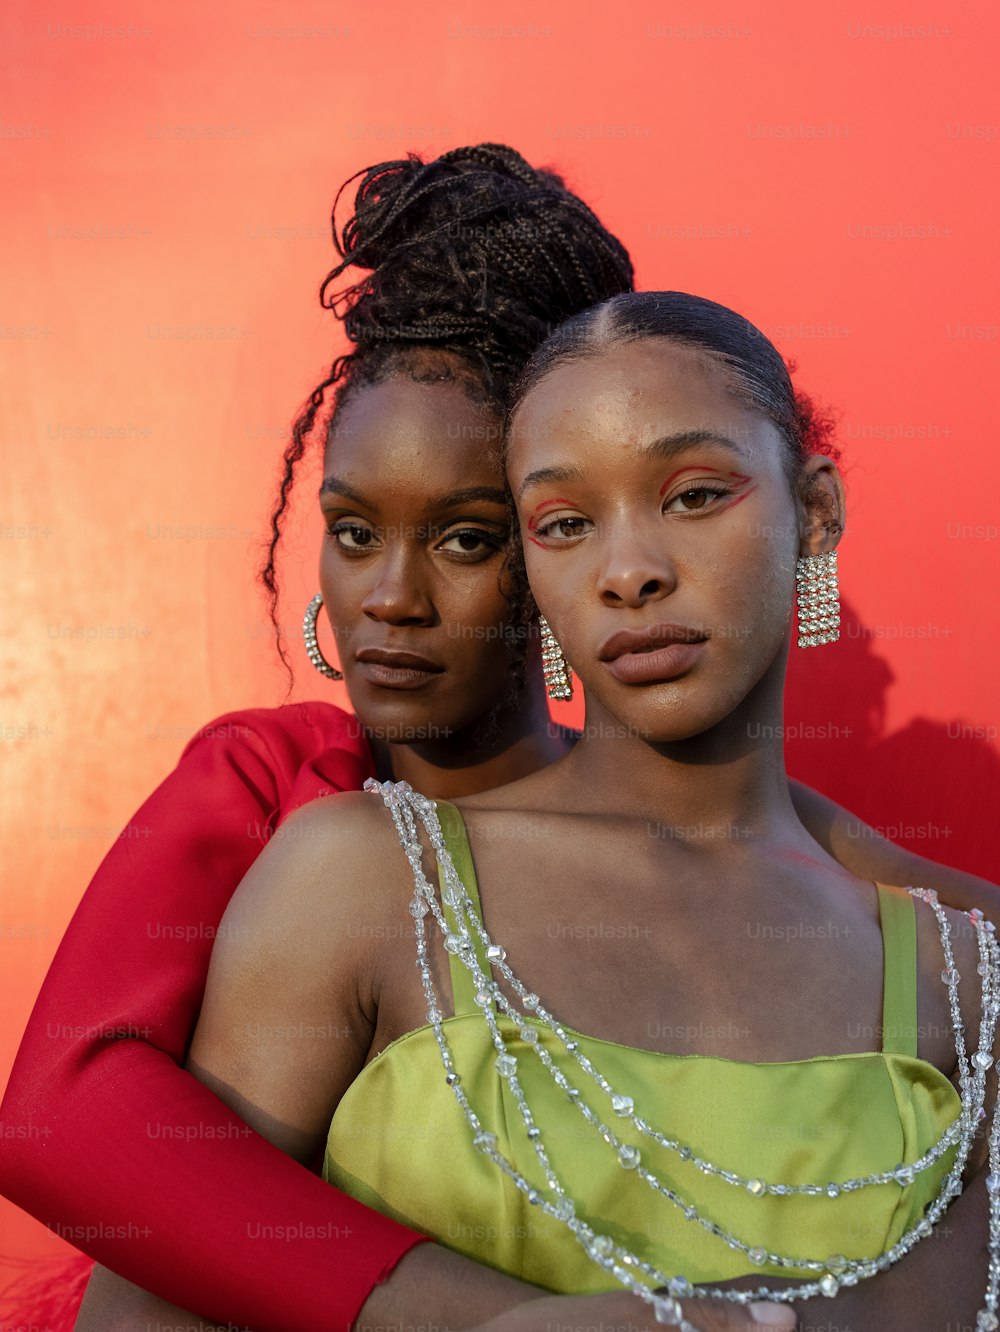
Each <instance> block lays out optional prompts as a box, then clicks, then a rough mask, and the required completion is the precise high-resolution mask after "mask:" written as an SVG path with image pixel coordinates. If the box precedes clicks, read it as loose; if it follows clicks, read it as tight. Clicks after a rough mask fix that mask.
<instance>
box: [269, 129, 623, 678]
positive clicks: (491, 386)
mask: <svg viewBox="0 0 1000 1332" xmlns="http://www.w3.org/2000/svg"><path fill="white" fill-rule="evenodd" d="M359 178H360V183H359V184H358V187H357V191H356V193H355V197H354V212H353V213H352V215H351V216H350V217H349V218H348V219H347V221H346V222H345V223H344V224H343V226H342V227H339V228H338V223H337V209H338V205H339V203H340V199H341V196H342V195H343V193H344V191H345V190H346V189H347V188H348V187H349V186H350V185H352V184H353V183H354V182H355V181H358V180H359ZM331 226H332V229H333V243H334V246H335V247H336V250H337V253H338V254H339V255H340V258H341V261H340V263H338V264H337V265H336V266H335V267H334V268H333V269H331V270H330V272H329V273H328V274H327V276H326V278H325V279H324V281H323V284H322V286H321V287H320V303H321V304H322V305H323V307H324V308H325V309H329V310H333V311H334V313H335V314H336V315H337V316H338V318H340V319H341V320H342V322H343V326H344V332H345V333H346V335H347V338H348V340H349V341H350V342H351V343H353V350H351V351H349V352H347V353H346V354H345V355H343V356H339V357H337V359H336V360H334V362H333V363H332V365H331V366H330V368H329V371H328V372H327V375H326V377H325V379H324V380H323V381H322V383H320V384H318V385H317V386H316V388H315V389H313V391H312V393H311V394H310V395H309V398H308V399H307V401H306V403H305V405H304V406H303V407H302V409H301V411H300V412H299V414H298V416H297V417H296V419H295V422H294V424H293V426H292V437H291V440H290V442H289V444H288V446H287V447H286V449H285V452H284V456H283V464H284V467H283V473H282V476H281V481H280V485H279V489H278V497H277V502H276V504H275V507H274V509H273V511H272V513H271V519H270V525H271V533H270V542H269V544H268V547H267V563H266V564H265V565H264V566H263V568H262V569H261V570H260V575H259V576H260V579H261V581H262V583H263V585H264V587H265V589H266V591H267V594H268V600H269V609H270V616H271V622H272V624H273V625H274V629H275V634H276V641H277V645H278V653H279V655H280V657H281V659H282V661H283V662H284V664H285V666H286V668H288V670H289V675H291V668H290V666H289V663H288V658H287V656H286V654H285V650H284V646H283V643H282V637H281V630H280V627H279V625H278V619H277V607H278V595H279V593H278V583H277V576H276V570H275V557H276V552H277V549H278V545H279V542H280V540H281V535H282V528H283V521H284V517H285V514H286V511H287V509H288V505H289V497H290V495H291V490H292V485H293V482H294V479H295V470H296V466H297V464H298V463H299V461H300V459H301V458H302V457H303V455H304V453H305V451H306V447H307V445H308V441H309V438H310V435H311V434H312V431H313V429H314V427H315V425H316V420H317V416H318V415H319V413H320V412H321V411H322V409H323V408H324V405H325V402H326V393H327V390H328V389H333V390H334V401H333V413H332V416H331V418H330V421H329V426H330V427H332V426H333V424H334V421H335V419H336V415H337V412H338V411H339V410H340V409H341V408H342V407H343V406H344V404H345V403H346V402H347V401H348V399H349V398H350V397H351V396H352V395H353V393H354V392H355V391H356V390H357V389H358V388H359V387H361V386H363V385H367V384H375V383H379V382H381V381H383V380H385V379H387V378H389V377H390V376H391V375H394V374H398V373H402V374H406V375H409V376H410V377H411V378H414V379H417V380H424V379H428V378H433V379H451V380H455V381H458V382H459V383H461V384H462V386H463V387H464V388H465V389H466V391H467V392H468V393H469V394H470V396H472V397H473V398H474V399H475V400H477V401H479V402H482V403H483V404H485V405H487V406H490V407H492V408H493V409H494V410H495V411H497V412H498V413H502V412H503V411H504V410H505V409H506V406H507V402H508V400H509V396H510V392H511V389H512V387H513V384H514V381H515V379H516V378H517V376H518V374H519V373H520V371H521V370H522V369H523V367H524V365H525V363H526V362H527V360H528V358H529V357H530V356H531V354H532V352H534V350H535V349H536V347H538V346H539V345H540V344H541V343H542V342H544V340H545V338H546V337H548V335H549V334H550V333H551V332H552V331H553V329H555V328H556V327H558V326H559V325H560V324H561V323H562V322H563V321H564V320H566V319H568V318H570V316H572V315H575V314H578V313H580V311H582V310H586V309H588V308H589V307H590V306H592V305H596V304H597V303H598V302H600V301H602V300H605V299H607V298H608V297H610V296H614V295H617V294H619V293H621V292H626V291H631V290H632V287H633V281H634V279H633V272H632V264H631V261H630V259H629V256H628V252H627V251H626V249H625V248H624V246H623V245H622V244H621V243H620V241H618V240H617V239H616V238H615V237H614V236H612V235H611V233H610V232H609V231H607V230H606V229H605V227H604V226H602V224H601V222H600V221H599V220H598V218H597V217H596V216H595V215H594V213H593V212H591V210H590V209H589V208H588V207H587V205H586V204H585V203H584V202H583V200H582V199H580V198H578V197H577V196H576V195H575V194H573V193H572V192H571V191H570V190H569V189H567V188H566V185H565V183H564V182H563V180H562V178H561V177H560V176H558V175H557V174H556V173H555V172H554V171H552V170H549V169H540V168H536V167H532V166H530V165H529V164H528V163H527V162H526V161H525V160H524V158H523V157H522V156H521V155H520V153H517V152H515V151H514V149H513V148H508V147H506V146H505V145H503V144H494V143H483V144H477V145H476V146H474V147H469V148H455V149H453V150H452V151H451V152H447V153H444V154H443V155H442V156H441V157H438V158H436V159H435V160H434V161H431V162H424V161H423V160H422V159H421V158H420V157H418V156H417V155H416V154H415V153H411V154H410V155H409V156H408V157H406V158H401V159H399V160H397V161H392V162H380V163H378V164H377V165H376V166H371V167H368V168H367V169H366V170H364V171H360V172H358V173H357V175H355V176H352V177H351V178H350V180H348V181H346V182H345V184H344V185H343V186H341V189H340V190H339V192H338V194H337V198H336V200H335V201H334V206H333V213H332V217H331ZM348 269H355V270H361V271H362V273H363V276H359V278H358V280H357V281H356V282H354V283H353V284H352V285H349V286H347V287H344V288H342V289H340V290H337V286H338V283H339V282H340V280H341V279H342V278H343V277H344V275H345V274H346V273H347V270H348ZM352 276H353V275H352Z"/></svg>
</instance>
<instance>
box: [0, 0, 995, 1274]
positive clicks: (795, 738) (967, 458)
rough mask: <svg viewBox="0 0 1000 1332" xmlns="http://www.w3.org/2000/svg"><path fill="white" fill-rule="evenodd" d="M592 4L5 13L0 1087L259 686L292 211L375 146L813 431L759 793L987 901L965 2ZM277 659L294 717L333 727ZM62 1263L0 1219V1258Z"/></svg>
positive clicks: (0, 221) (984, 260)
mask: <svg viewBox="0 0 1000 1332" xmlns="http://www.w3.org/2000/svg"><path fill="white" fill-rule="evenodd" d="M901 8H906V9H907V10H908V11H909V12H908V13H907V15H906V17H905V20H904V19H903V18H901V16H900V14H899V12H898V11H899V10H900V9H901ZM596 10H597V7H584V6H580V5H579V4H571V3H568V0H552V2H550V3H541V4H539V3H532V4H527V3H524V0H513V2H508V3H505V4H504V5H502V6H501V5H494V6H487V5H485V4H480V3H467V4H461V5H459V4H455V5H453V6H452V5H447V4H443V3H441V2H440V0H422V3H420V4H419V5H414V4H412V3H408V2H406V0H389V2H385V3H378V2H373V3H359V4H354V5H351V6H346V5H337V4H333V3H328V4H312V3H301V2H297V3H294V4H288V5H280V4H277V3H261V2H260V0H251V2H248V3H244V4H242V5H235V4H233V5H223V6H204V5H201V4H194V3H189V2H184V3H175V4H172V5H162V4H153V3H151V0H132V2H131V3H124V0H107V3H104V4H100V5H94V6H85V5H82V4H72V3H61V4H60V3H57V4H47V5H46V4H29V3H28V0H21V3H20V4H13V5H8V6H6V7H5V14H4V17H3V19H2V20H0V23H2V40H0V50H2V52H3V54H2V62H3V65H2V68H3V97H2V110H0V133H2V138H0V152H2V160H3V179H4V187H3V194H4V200H5V202H4V205H3V208H2V210H0V255H2V262H3V266H4V270H5V271H4V277H3V294H2V298H0V299H2V304H0V340H2V352H3V355H2V364H0V374H2V379H3V390H2V404H3V407H2V410H3V428H2V440H3V450H4V460H3V470H2V486H0V494H2V500H0V527H2V534H3V540H2V545H0V550H2V555H3V561H4V565H3V583H2V586H3V597H2V609H0V614H2V616H3V621H4V625H3V681H2V690H3V693H2V707H0V725H2V732H0V734H2V745H0V754H2V756H3V760H4V762H3V772H2V776H0V807H2V816H0V817H2V821H3V831H4V834H5V835H4V839H3V845H4V847H5V852H4V867H3V879H4V887H3V896H2V903H0V959H2V965H0V1004H2V1014H3V1028H2V1034H0V1077H3V1076H5V1073H6V1070H7V1068H9V1064H10V1060H11V1059H12V1057H13V1053H14V1050H15V1048H16V1044H17V1040H18V1038H19V1036H20V1033H21V1030H22V1028H23V1026H24V1023H25V1022H26V1020H27V1017H28V1012H29V1009H30V1006H31V1003H32V1001H33V998H34V995H35V993H36V991H37V989H38V986H39V985H40V983H41V979H42V976H43V975H44V972H45V968H46V966H47V964H48V962H49V960H50V958H51V956H52V953H53V952H54V950H55V947H56V944H57V942H58V939H59V937H60V935H61V933H62V931H63V929H64V927H65V924H66V922H67V920H68V919H69V916H70V914H71V912H72V910H73V908H74V906H75V904H76V902H77V901H78V899H79V897H80V894H81V893H82V891H83V889H84V887H85V885H86V882H87V880H88V877H89V875H90V874H91V872H92V871H93V869H94V868H95V867H96V865H97V863H98V862H99V860H100V858H101V857H102V855H103V854H104V851H105V850H106V849H107V847H108V846H109V845H110V843H111V841H112V840H113V838H114V837H115V835H116V833H117V831H118V829H119V828H120V827H121V826H122V825H123V824H124V822H125V821H126V819H127V817H128V816H129V814H130V813H131V811H132V810H133V809H134V808H135V807H136V805H137V804H138V803H139V802H140V801H141V799H142V798H143V797H144V796H145V794H146V793H147V792H148V791H149V790H150V789H151V787H152V786H153V785H154V784H155V783H156V782H157V780H158V779H159V778H160V777H161V776H162V775H163V774H164V773H165V772H166V771H167V770H168V769H169V768H170V767H171V766H172V764H173V763H174V761H175V760H176V757H177V755H178V753H179V751H180V749H181V746H182V744H183V742H184V740H185V739H186V738H187V737H188V736H189V735H190V734H191V733H192V732H193V731H194V730H195V729H196V728H197V727H199V726H200V725H202V724H204V723H205V722H206V721H207V720H209V719H210V718H212V717H213V716H215V715H217V714H219V713H220V712H223V711H225V710H227V709H229V708H233V707H239V706H245V705H252V704H272V703H276V702H278V701H280V699H281V697H282V693H283V686H284V681H283V677H282V675H281V674H280V672H279V670H278V669H277V667H276V664H275V659H274V655H273V652H272V650H271V645H270V643H269V641H268V636H267V633H266V629H265V626H266V618H265V614H264V610H263V603H262V600H261V598H260V597H259V595H258V594H257V592H256V590H255V587H254V584H253V579H252V570H253V567H254V565H255V562H256V560H257V556H258V551H259V540H260V537H261V535H262V532H263V530H264V519H265V516H266V514H267V512H268V508H269V504H270V500H271V493H272V488H273V481H274V478H275V471H276V460H277V457H278V456H279V454H280V451H281V447H282V443H283V439H284V435H285V431H286V428H287V425H288V422H289V420H290V418H291V416H292V414H293V411H294V409H295V408H296V406H297V405H298V404H299V402H300V401H301V400H302V399H303V398H304V396H305V395H306V393H307V392H308V391H309V390H310V389H311V388H312V386H313V384H314V383H315V382H316V381H317V379H318V378H320V377H321V372H322V371H323V370H324V369H325V367H326V365H327V364H328V363H329V361H330V360H331V358H332V354H333V352H334V350H335V346H336V339H335V333H334V329H333V327H332V324H331V321H330V317H329V315H327V314H326V313H325V312H322V311H321V310H320V308H319V306H318V304H317V301H316V288H317V286H318V283H319V281H320V279H321V278H322V276H323V275H324V274H325V272H326V270H327V268H328V267H329V266H330V263H331V256H332V250H331V246H330V242H329V233H328V225H327V218H328V213H329V207H330V204H331V202H332V199H333V195H334V192H335V189H336V187H337V186H338V185H339V184H340V182H341V181H342V180H343V179H344V178H345V177H346V176H347V175H349V174H351V173H352V172H354V171H355V170H357V169H358V168H360V167H362V166H365V165H367V164H369V163H371V162H373V161H377V160H380V159H382V158H386V157H393V156H399V155H402V154H404V153H405V152H406V151H408V150H410V149H416V150H418V151H420V152H421V153H424V154H431V155H436V154H437V153H438V152H440V151H443V150H445V149H446V148H449V147H453V146H455V145H457V144H460V143H466V142H476V141H479V140H483V139H499V140H505V141H508V142H510V143H512V144H514V145H515V146H516V147H518V148H519V149H520V150H521V151H522V152H523V153H524V154H525V155H526V156H527V157H528V158H529V159H530V160H531V161H533V162H537V163H542V164H547V163H552V164H555V165H556V166H557V167H558V168H560V169H561V170H562V171H563V172H564V173H565V175H566V177H567V178H568V180H569V182H570V183H571V185H573V186H574V187H575V188H576V189H578V190H579V191H580V192H581V193H582V194H583V196H584V197H585V198H586V199H587V200H588V201H589V202H590V203H591V204H592V205H593V206H594V207H595V208H596V209H597V211H598V212H599V213H600V215H601V217H602V218H603V219H604V220H605V221H606V222H607V223H608V224H609V226H610V227H611V228H612V229H613V230H614V231H615V232H617V233H618V235H620V236H621V237H622V238H623V239H624V240H625V241H626V243H627V244H628V245H629V247H630V249H631V251H632V254H633V257H634V259H635V261H636V267H637V274H638V280H639V284H640V285H641V286H644V287H647V288H649V287H673V288H679V289H687V290H691V291H694V292H697V293H699V294H701V295H705V296H709V297H713V298H715V299H717V300H721V301H724V302H727V303H730V304H732V305H735V306H736V307H737V308H739V309H741V310H744V311H745V312H746V313H748V314H749V315H750V316H751V317H752V318H753V319H754V320H755V321H756V322H757V323H758V324H759V325H760V326H762V327H763V329H764V330H765V331H766V332H768V333H769V334H770V335H771V336H772V337H773V338H774V340H775V341H776V342H777V344H778V346H779V347H780V348H781V349H782V350H783V351H784V352H785V353H786V354H788V355H790V356H793V357H794V358H795V359H796V360H797V361H798V363H799V375H798V377H799V380H800V382H801V383H802V384H803V385H805V386H807V387H808V388H810V389H811V390H813V391H814V392H815V393H817V394H818V395H819V396H820V397H821V398H823V399H825V400H826V401H828V402H830V403H831V404H834V405H836V406H837V408H838V409H839V410H840V412H841V442H842V445H843V449H844V464H845V470H846V474H847V478H848V484H849V496H850V502H851V510H850V522H849V530H848V534H847V537H846V539H845V541H844V543H843V545H842V547H841V550H842V557H841V567H842V574H843V585H844V591H845V594H846V597H847V599H848V602H849V605H850V608H851V611H852V613H851V614H850V615H849V616H848V617H847V618H846V620H845V626H844V637H843V640H842V642H841V644H840V645H839V646H838V647H837V648H836V649H832V648H824V649H822V651H812V652H807V653H797V652H796V653H795V654H794V655H795V657H796V660H795V662H794V672H793V682H792V691H791V703H790V709H789V726H790V728H791V731H792V739H791V741H790V746H789V752H790V762H791V766H792V769H793V771H795V772H796V773H797V774H799V775H802V776H804V777H806V778H807V779H808V780H810V781H812V782H813V783H814V784H815V785H817V786H820V787H822V788H823V789H825V790H827V791H828V792H830V793H831V794H833V795H834V796H836V797H837V798H839V799H840V800H842V801H844V802H845V803H847V804H848V805H850V806H851V807H853V808H855V809H856V810H857V811H858V812H859V813H862V814H864V815H865V817H867V818H868V819H869V820H870V821H872V822H875V823H877V824H879V825H880V826H884V827H886V828H887V830H888V831H889V832H890V833H893V834H895V835H896V836H897V839H898V840H901V841H903V842H905V843H907V844H908V845H911V846H913V847H915V848H917V849H918V850H921V851H922V852H924V853H925V854H930V855H933V856H935V857H937V858H939V859H943V860H946V861H951V862H952V863H954V864H956V865H962V866H965V867H967V868H970V869H973V870H978V871H979V872H980V873H985V874H991V875H993V876H996V875H998V874H1000V853H998V848H997V843H996V839H995V836H994V826H995V820H996V814H995V809H996V801H997V796H998V794H1000V779H998V773H1000V746H998V744H997V734H998V730H997V728H998V726H1000V710H998V707H997V702H996V695H995V680H996V658H997V653H998V649H1000V631H998V627H997V619H996V614H995V610H994V606H995V589H996V587H997V580H998V574H1000V559H998V548H1000V543H998V527H1000V506H998V503H997V495H998V493H1000V462H998V450H997V440H996V430H995V416H996V397H995V388H994V386H995V382H996V377H997V340H998V328H997V324H998V315H997V301H996V294H997V293H996V289H995V288H996V276H995V262H994V260H995V251H996V216H997V212H998V209H997V205H998V202H1000V200H998V185H997V181H998V175H997V144H998V134H1000V129H998V116H997V108H996V102H995V57H994V52H995V49H996V46H995V43H996V40H997V35H998V34H997V27H998V26H1000V25H998V20H997V18H996V14H995V11H993V10H991V7H990V6H988V5H987V4H986V3H985V2H981V3H978V4H968V5H965V6H963V7H961V9H960V10H959V11H958V12H957V13H956V14H951V13H949V12H948V9H947V8H946V6H945V5H944V4H940V5H939V6H938V7H937V8H933V7H927V6H921V5H917V6H914V5H910V6H906V7H902V6H895V5H892V6H886V7H882V6H878V5H874V6H871V5H870V6H868V8H867V12H862V7H861V6H858V5H856V4H853V3H844V2H843V0H832V3H828V4H825V5H823V6H801V7H799V8H798V9H793V7H791V6H789V5H787V4H782V3H775V2H774V0H762V2H761V3H755V4H753V5H744V6H740V5H733V4H730V5H726V4H719V3H710V4H707V5H706V4H701V3H695V0H683V2H681V0H665V2H664V0H657V2H653V0H641V2H640V3H632V4H628V5H624V6H615V7H611V8H610V9H606V8H605V7H601V10H600V12H596ZM314 491H315V488H314V486H313V485H312V482H311V480H310V479H308V478H307V479H306V481H305V483H304V484H303V485H302V486H301V490H300V494H301V495H303V496H304V497H305V501H304V503H303V504H302V506H301V507H300V510H299V523H298V525H297V526H296V528H295V531H294V533H293V535H292V539H291V541H290V542H289V547H288V554H287V557H286V560H285V566H284V579H285V585H286V589H287V594H288V595H287V601H286V603H285V612H284V620H285V621H286V622H287V624H288V626H289V630H290V632H291V634H292V635H295V634H297V632H298V623H299V617H300V615H301V611H302V609H303V608H304V605H305V602H306V601H307V600H308V598H309V596H311V594H312V592H313V591H314V590H315V586H316V578H315V575H314V566H315V563H316V556H317V552H318V543H319V524H318V520H317V517H316V515H315V514H314V513H313V501H312V495H313V494H314ZM296 662H297V665H298V666H299V684H298V686H297V689H296V694H295V697H308V696H324V697H330V698H333V699H334V700H335V701H339V698H338V695H337V694H336V692H335V690H334V689H333V688H332V687H331V686H330V685H329V684H327V683H324V682H323V681H321V680H320V678H319V677H318V676H316V675H315V674H314V673H313V672H312V670H311V668H310V667H309V666H308V664H307V662H306V661H305V657H304V654H303V653H302V652H301V650H299V649H298V647H297V646H296ZM573 715H578V713H576V712H574V713H573ZM141 891H142V885H141V884H137V885H136V892H137V893H140V892H141ZM10 1127H11V1126H5V1128H6V1129H7V1130H10ZM61 1247H62V1246H61V1243H60V1242H59V1241H57V1240H56V1239H55V1238H53V1237H51V1236H49V1234H48V1233H47V1232H45V1231H43V1230H42V1228H41V1227H39V1226H37V1225H36V1224H35V1223H34V1222H30V1221H28V1220H27V1218H25V1217H24V1216H23V1215H22V1214H20V1213H17V1212H16V1211H15V1210H14V1209H13V1208H12V1207H9V1206H7V1205H6V1204H0V1252H2V1253H6V1254H22V1255H26V1254H29V1253H44V1254H49V1255H52V1254H56V1253H58V1252H60V1251H61ZM0 1275H2V1274H0Z"/></svg>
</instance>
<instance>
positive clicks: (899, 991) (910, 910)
mask: <svg viewBox="0 0 1000 1332" xmlns="http://www.w3.org/2000/svg"><path fill="white" fill-rule="evenodd" d="M875 887H876V888H877V889H878V910H879V918H880V920H881V924H882V953H883V957H884V963H883V971H884V981H883V987H882V1050H883V1052H884V1053H885V1054H900V1055H910V1056H911V1057H912V1058H914V1059H915V1058H916V1056H917V920H916V912H915V911H914V907H913V898H912V897H911V896H910V894H909V893H908V892H906V890H905V889H903V888H888V887H886V886H885V885H884V884H881V883H877V884H876V885H875Z"/></svg>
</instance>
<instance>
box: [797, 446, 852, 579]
mask: <svg viewBox="0 0 1000 1332" xmlns="http://www.w3.org/2000/svg"><path fill="white" fill-rule="evenodd" d="M798 507H799V520H800V530H801V540H800V544H799V554H800V555H825V554H826V553H827V551H831V550H835V549H836V547H837V545H838V543H839V541H840V538H841V537H842V536H843V533H844V524H845V521H846V518H847V507H846V501H845V497H844V483H843V481H842V479H841V476H840V473H839V472H838V471H837V467H836V464H835V463H834V462H833V460H832V459H831V458H828V457H826V455H825V454H822V453H814V454H811V455H810V456H809V457H808V458H807V459H806V461H805V463H804V464H803V466H802V471H801V473H800V476H799V493H798Z"/></svg>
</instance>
